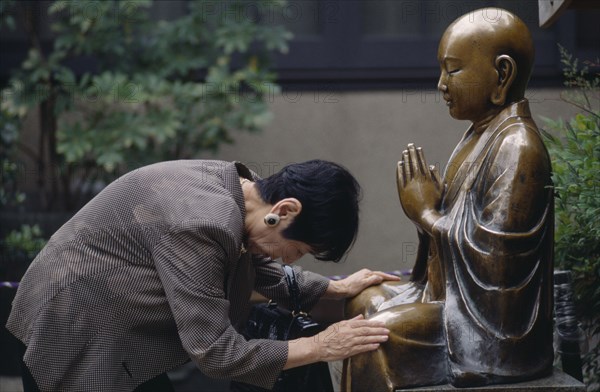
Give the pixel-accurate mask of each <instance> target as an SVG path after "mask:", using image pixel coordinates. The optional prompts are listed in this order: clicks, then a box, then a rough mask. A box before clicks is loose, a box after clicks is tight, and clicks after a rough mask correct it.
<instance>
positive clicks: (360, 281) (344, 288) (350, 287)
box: [324, 268, 400, 298]
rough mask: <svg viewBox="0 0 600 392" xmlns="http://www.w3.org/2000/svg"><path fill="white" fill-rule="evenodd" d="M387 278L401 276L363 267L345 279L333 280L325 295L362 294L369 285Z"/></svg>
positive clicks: (352, 295)
mask: <svg viewBox="0 0 600 392" xmlns="http://www.w3.org/2000/svg"><path fill="white" fill-rule="evenodd" d="M386 280H393V281H398V280H400V277H399V276H396V275H390V274H386V273H385V272H381V271H371V270H369V269H367V268H363V269H361V270H360V271H358V272H355V273H353V274H352V275H350V276H348V277H346V278H344V279H340V280H332V281H331V282H330V283H329V287H327V291H326V292H325V295H324V297H326V298H351V297H354V296H356V295H358V294H360V293H361V292H362V291H363V290H364V289H366V288H367V287H370V286H373V285H377V284H380V283H382V282H383V281H386Z"/></svg>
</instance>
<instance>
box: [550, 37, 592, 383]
mask: <svg viewBox="0 0 600 392" xmlns="http://www.w3.org/2000/svg"><path fill="white" fill-rule="evenodd" d="M560 51H561V58H562V63H563V64H564V66H565V69H564V75H565V77H566V82H565V85H566V86H568V87H569V90H568V91H566V92H565V93H564V94H563V96H562V98H563V99H564V100H565V101H566V102H568V103H570V104H572V105H574V106H576V107H577V108H578V109H579V110H580V112H579V113H578V114H576V115H575V116H574V117H573V118H571V119H569V120H567V121H564V120H562V119H558V120H553V119H549V118H544V122H545V125H546V127H548V128H549V130H548V131H544V135H545V141H546V144H547V146H548V150H549V152H550V156H551V158H552V167H553V180H554V186H555V189H556V198H555V214H556V232H555V247H554V249H555V266H556V267H557V268H561V269H568V270H571V271H572V272H573V286H574V292H575V302H576V306H577V311H578V315H579V318H580V319H581V320H582V321H583V323H584V326H585V329H586V331H587V333H588V335H589V338H590V341H595V340H597V338H598V335H600V323H599V320H600V318H599V315H600V110H599V108H600V106H599V104H600V96H599V86H600V76H599V75H598V74H595V75H590V73H589V67H588V65H587V64H585V65H584V66H583V67H580V65H579V63H578V60H577V59H573V57H572V56H571V55H570V54H569V53H567V52H566V50H565V49H564V48H562V47H560ZM553 135H554V136H553ZM584 374H585V377H586V379H587V383H588V385H594V387H593V388H594V390H598V382H599V381H600V346H596V347H591V349H590V352H589V353H588V355H587V356H586V358H585V359H584Z"/></svg>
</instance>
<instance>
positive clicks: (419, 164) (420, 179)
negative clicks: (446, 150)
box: [396, 143, 444, 233]
mask: <svg viewBox="0 0 600 392" xmlns="http://www.w3.org/2000/svg"><path fill="white" fill-rule="evenodd" d="M396 179H397V186H398V197H399V198H400V204H402V209H403V210H404V213H405V214H406V216H407V217H408V218H409V219H410V220H412V221H413V222H414V223H415V225H417V228H418V229H419V231H423V230H424V231H425V232H427V233H431V227H432V226H433V224H434V223H435V221H436V220H437V219H438V218H439V217H440V213H439V207H440V202H441V200H442V195H443V191H444V185H443V181H442V179H441V178H440V174H439V172H438V170H437V168H436V167H435V166H428V165H427V161H426V160H425V155H424V153H423V149H421V147H415V145H414V144H412V143H411V144H409V145H408V147H407V149H406V150H404V151H403V152H402V160H401V161H400V162H398V167H397V169H396Z"/></svg>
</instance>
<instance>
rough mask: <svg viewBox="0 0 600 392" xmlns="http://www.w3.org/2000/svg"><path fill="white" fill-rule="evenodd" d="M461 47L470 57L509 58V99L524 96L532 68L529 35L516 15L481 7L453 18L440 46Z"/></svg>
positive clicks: (532, 53)
mask: <svg viewBox="0 0 600 392" xmlns="http://www.w3.org/2000/svg"><path fill="white" fill-rule="evenodd" d="M450 44H453V45H464V46H465V49H467V50H468V51H469V52H471V53H472V55H473V56H489V59H490V60H492V61H495V60H496V59H497V58H498V57H499V56H502V55H504V56H509V57H510V58H512V59H513V60H514V61H515V63H516V70H515V71H516V75H515V79H514V81H513V83H512V85H511V86H510V87H509V89H510V91H509V94H508V99H509V100H512V101H514V100H518V99H521V98H523V96H524V95H525V88H526V87H527V83H528V81H529V77H530V76H531V70H532V68H533V58H534V47H533V41H532V39H531V33H530V32H529V29H528V28H527V26H526V25H525V23H524V22H523V21H522V20H521V19H520V18H519V17H517V16H516V15H514V14H512V13H511V12H509V11H507V10H504V9H501V8H482V9H479V10H475V11H473V12H470V13H468V14H465V15H463V16H461V17H459V18H458V19H456V20H455V21H454V22H453V23H452V24H451V25H450V26H448V28H447V29H446V31H445V32H444V35H443V36H442V40H441V41H440V47H442V45H450Z"/></svg>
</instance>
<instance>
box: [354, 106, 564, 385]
mask: <svg viewBox="0 0 600 392" xmlns="http://www.w3.org/2000/svg"><path fill="white" fill-rule="evenodd" d="M472 132H475V131H474V129H473V128H470V129H469V130H468V131H467V132H466V133H465V136H464V137H463V139H462V140H461V142H460V143H459V144H458V146H457V147H456V149H455V152H454V153H453V155H452V157H451V158H450V161H449V163H448V167H453V170H448V168H447V170H446V174H445V180H446V181H447V187H446V191H445V193H444V196H443V199H442V206H441V212H442V218H440V219H439V220H438V221H437V222H436V223H435V225H434V227H433V230H432V232H433V235H432V236H431V237H429V236H423V235H420V240H421V241H422V244H421V247H420V248H421V249H426V250H428V251H427V252H426V253H422V254H421V255H420V256H421V257H420V259H421V260H419V257H418V258H417V263H416V265H415V268H414V269H413V274H414V275H413V277H412V280H413V282H411V283H409V284H408V285H405V287H408V288H410V289H408V290H407V289H406V288H404V289H403V288H401V287H402V286H395V287H394V286H393V285H389V286H387V287H382V288H379V289H375V290H379V291H378V294H377V295H378V296H379V299H378V300H377V301H378V302H377V301H376V302H377V303H375V302H374V300H373V299H372V298H377V295H376V296H372V294H373V291H371V292H369V291H365V292H364V293H363V294H361V295H360V296H359V297H358V298H357V299H356V300H354V301H353V302H351V303H350V304H349V306H348V308H349V309H350V312H351V313H352V311H353V310H354V311H356V310H357V309H358V308H360V307H362V308H363V309H362V311H363V313H365V314H367V315H369V314H370V316H369V317H370V318H377V319H381V320H385V321H386V323H387V325H388V327H389V328H390V329H391V330H392V333H391V334H390V339H389V341H388V342H387V343H385V344H383V345H382V346H381V347H380V348H379V349H378V350H376V351H374V352H371V353H366V354H361V355H358V356H355V357H353V358H352V360H351V361H350V363H349V364H348V363H347V364H346V371H347V374H346V377H345V385H344V386H345V387H346V389H352V390H353V391H362V390H368V389H371V390H377V391H380V390H393V389H395V388H401V387H408V386H416V385H432V384H438V383H443V382H446V381H450V382H452V383H453V384H454V385H456V386H475V385H484V384H492V383H503V382H514V381H519V380H525V379H532V378H536V377H539V376H542V375H544V374H546V373H549V372H550V371H551V369H552V361H553V348H552V307H553V302H552V260H553V258H552V256H553V255H552V248H553V246H552V244H553V242H552V240H553V238H552V237H553V198H552V186H551V185H552V184H551V178H550V176H551V174H550V170H551V169H550V161H549V157H548V153H547V150H546V148H545V147H544V144H543V142H542V140H541V137H540V134H539V131H538V129H537V127H536V125H535V123H534V122H533V120H532V119H531V114H530V112H529V106H528V102H527V101H526V100H523V101H520V102H518V103H515V104H512V105H510V106H508V107H507V108H505V109H504V110H503V111H502V112H501V113H500V114H498V115H497V116H496V117H495V118H494V119H493V120H492V121H491V122H490V124H489V125H488V127H487V128H486V129H485V130H484V131H483V132H482V133H481V135H479V137H478V140H477V142H476V144H475V145H474V147H473V149H472V151H471V152H470V153H469V155H468V156H467V158H465V159H459V160H457V159H456V157H457V156H460V155H461V154H459V153H458V152H459V151H460V149H461V148H463V145H464V143H466V141H467V140H468V139H469V137H472V136H473V135H471V133H472ZM452 165H454V166H452ZM449 173H451V174H449ZM423 256H425V257H423ZM423 261H424V262H425V264H423ZM419 283H425V287H424V291H423V295H422V296H421V297H420V299H419V300H418V301H416V302H415V303H409V302H410V301H411V299H414V298H415V295H414V292H415V291H416V290H418V288H419ZM382 286H385V285H382ZM407 292H408V293H412V294H411V295H407V294H406V293H407ZM393 293H400V294H399V296H397V297H393V296H392V295H393ZM361 296H363V298H361ZM365 296H371V298H369V299H367V298H365ZM386 297H387V298H386ZM390 297H391V298H390ZM381 298H384V299H387V301H382V299H381ZM388 298H389V299H388ZM399 298H400V300H399ZM403 298H407V299H408V300H407V301H405V302H404V299H403ZM374 307H377V309H374ZM369 308H370V309H369Z"/></svg>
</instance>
